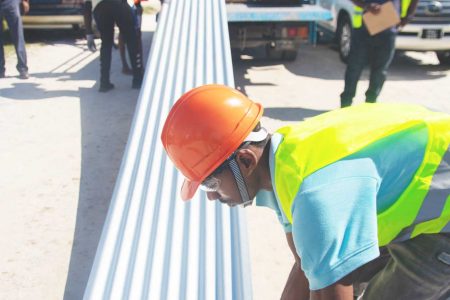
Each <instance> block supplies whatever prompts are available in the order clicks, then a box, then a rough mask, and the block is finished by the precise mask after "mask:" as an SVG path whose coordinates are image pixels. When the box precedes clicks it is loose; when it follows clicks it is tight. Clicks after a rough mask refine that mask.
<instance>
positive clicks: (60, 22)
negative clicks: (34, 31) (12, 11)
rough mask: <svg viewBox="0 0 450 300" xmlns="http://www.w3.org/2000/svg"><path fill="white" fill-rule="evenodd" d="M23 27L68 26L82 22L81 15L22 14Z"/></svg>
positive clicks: (81, 23) (80, 24)
mask: <svg viewBox="0 0 450 300" xmlns="http://www.w3.org/2000/svg"><path fill="white" fill-rule="evenodd" d="M22 22H23V26H24V27H25V28H65V27H67V28H69V27H72V26H73V25H79V26H82V25H83V24H84V20H83V16H82V15H75V16H68V15H66V16H30V15H28V16H22Z"/></svg>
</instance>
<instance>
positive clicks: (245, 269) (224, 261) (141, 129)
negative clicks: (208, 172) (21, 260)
mask: <svg viewBox="0 0 450 300" xmlns="http://www.w3.org/2000/svg"><path fill="white" fill-rule="evenodd" d="M233 82H234V81H233V70H232V62H231V54H230V46H229V37H228V28H227V17H226V9H225V4H224V1H223V0H221V1H216V0H215V1H210V0H189V1H185V0H172V1H166V3H165V4H164V5H163V8H162V13H161V17H160V19H159V24H158V27H157V31H156V33H155V36H154V38H153V44H152V49H151V52H150V58H149V62H148V65H147V68H146V74H145V79H144V85H143V87H142V89H141V93H140V95H139V101H138V105H137V108H136V113H135V116H134V120H133V124H132V128H131V131H130V137H129V140H128V144H127V148H126V151H125V154H124V158H123V161H122V165H121V169H120V172H119V175H118V178H117V182H116V186H115V190H114V194H113V196H112V200H111V205H110V208H109V212H108V215H107V218H106V221H105V225H104V228H103V232H102V236H101V239H100V242H99V245H98V249H97V253H96V257H95V261H94V264H93V267H92V271H91V274H90V277H89V281H88V285H87V287H86V291H85V294H84V299H96V300H97V299H158V300H159V299H196V300H199V299H251V297H252V290H251V278H250V265H249V254H248V249H247V239H246V227H245V219H244V215H243V211H242V210H241V208H232V209H230V208H228V207H225V206H223V205H221V204H219V203H217V202H216V201H214V202H212V201H207V200H206V199H205V195H204V194H203V193H199V195H197V196H196V198H194V199H193V200H192V201H191V202H188V203H183V202H182V201H181V200H180V199H179V197H178V191H179V189H180V185H181V182H182V179H183V178H182V176H181V175H180V174H179V173H178V172H177V171H176V170H175V168H174V167H173V165H172V164H171V162H170V161H169V159H167V157H166V155H165V153H164V151H163V147H162V144H161V142H160V134H161V130H162V126H163V123H164V120H165V117H166V115H167V114H168V112H169V109H170V108H171V107H172V105H173V104H174V101H175V100H176V99H178V97H179V96H181V95H182V93H184V92H185V91H187V90H189V89H191V88H192V87H196V86H199V85H203V84H207V83H223V84H226V85H230V86H233ZM198 117H199V118H201V116H198Z"/></svg>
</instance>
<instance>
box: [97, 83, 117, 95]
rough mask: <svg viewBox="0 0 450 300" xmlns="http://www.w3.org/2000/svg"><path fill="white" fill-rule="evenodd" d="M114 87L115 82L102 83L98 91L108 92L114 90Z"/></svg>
mask: <svg viewBox="0 0 450 300" xmlns="http://www.w3.org/2000/svg"><path fill="white" fill-rule="evenodd" d="M113 88H114V84H112V83H111V82H107V83H101V84H100V88H99V89H98V91H99V92H100V93H106V92H108V91H110V90H112V89H113Z"/></svg>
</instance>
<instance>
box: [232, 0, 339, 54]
mask: <svg viewBox="0 0 450 300" xmlns="http://www.w3.org/2000/svg"><path fill="white" fill-rule="evenodd" d="M226 3H227V16H228V28H229V32H230V43H231V48H233V49H235V50H244V49H246V48H254V47H260V46H265V48H266V54H267V56H268V57H270V58H275V59H283V60H295V59H296V57H297V50H298V48H299V46H300V45H301V44H302V43H311V44H315V43H316V36H317V22H318V21H325V20H330V19H331V13H330V11H328V10H327V9H324V8H322V7H320V6H318V5H317V4H315V0H226Z"/></svg>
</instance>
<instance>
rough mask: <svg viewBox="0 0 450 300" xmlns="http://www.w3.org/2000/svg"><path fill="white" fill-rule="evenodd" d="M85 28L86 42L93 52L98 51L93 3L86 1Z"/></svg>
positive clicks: (84, 12)
mask: <svg viewBox="0 0 450 300" xmlns="http://www.w3.org/2000/svg"><path fill="white" fill-rule="evenodd" d="M83 16H84V27H85V28H86V40H87V46H88V49H89V50H91V51H92V52H94V51H96V50H97V46H96V45H95V42H94V32H93V31H92V2H91V1H84V11H83Z"/></svg>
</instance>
